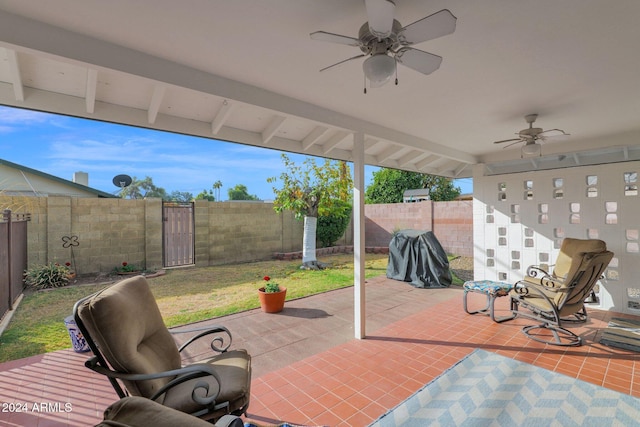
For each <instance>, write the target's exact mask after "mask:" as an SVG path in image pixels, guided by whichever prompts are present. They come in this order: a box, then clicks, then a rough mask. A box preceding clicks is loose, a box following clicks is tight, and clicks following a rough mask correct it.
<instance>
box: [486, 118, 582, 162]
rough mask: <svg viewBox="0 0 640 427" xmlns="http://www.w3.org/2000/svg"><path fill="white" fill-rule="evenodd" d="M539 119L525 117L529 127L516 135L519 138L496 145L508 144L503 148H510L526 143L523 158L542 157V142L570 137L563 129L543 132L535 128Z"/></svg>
mask: <svg viewBox="0 0 640 427" xmlns="http://www.w3.org/2000/svg"><path fill="white" fill-rule="evenodd" d="M537 118H538V115H537V114H527V115H526V116H524V120H525V121H526V122H527V123H528V124H529V127H528V128H526V129H522V130H521V131H520V132H518V133H517V134H516V135H518V138H511V139H503V140H501V141H495V142H494V144H504V143H507V142H508V143H509V144H507V145H505V146H504V147H503V148H508V147H511V146H512V145H514V144H519V143H521V142H524V145H523V146H522V148H521V150H520V151H521V153H522V155H523V156H524V155H527V156H532V155H536V154H538V155H542V146H541V145H540V142H545V141H547V140H549V139H554V138H555V139H557V138H563V137H567V136H569V134H568V133H566V132H565V131H563V130H562V129H548V130H543V129H542V128H534V127H533V123H534V122H535V121H536V119H537Z"/></svg>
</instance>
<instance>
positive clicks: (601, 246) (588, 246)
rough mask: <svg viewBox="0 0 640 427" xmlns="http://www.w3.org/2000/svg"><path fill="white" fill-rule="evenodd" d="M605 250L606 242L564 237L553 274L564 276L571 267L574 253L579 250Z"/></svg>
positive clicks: (579, 251) (577, 252)
mask: <svg viewBox="0 0 640 427" xmlns="http://www.w3.org/2000/svg"><path fill="white" fill-rule="evenodd" d="M605 250H607V244H606V243H605V242H604V241H602V240H598V239H573V238H571V237H566V238H565V239H564V240H563V241H562V246H561V247H560V253H559V254H558V257H557V258H556V264H555V266H554V269H553V274H554V275H555V276H556V277H562V278H564V277H566V276H567V274H568V273H569V270H570V268H571V262H572V259H573V257H574V255H577V254H579V253H581V252H602V251H605Z"/></svg>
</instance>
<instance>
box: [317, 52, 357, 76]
mask: <svg viewBox="0 0 640 427" xmlns="http://www.w3.org/2000/svg"><path fill="white" fill-rule="evenodd" d="M363 56H366V55H365V54H364V53H361V54H360V55H356V56H353V57H351V58H347V59H345V60H343V61H340V62H336V63H335V64H333V65H329V66H328V67H324V68H323V69H321V70H320V72H322V71H325V70H328V69H329V68H333V67H336V66H338V65H340V64H344V63H345V62H348V61H351V60H353V59H358V58H362V57H363Z"/></svg>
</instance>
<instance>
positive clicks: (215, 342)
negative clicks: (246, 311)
mask: <svg viewBox="0 0 640 427" xmlns="http://www.w3.org/2000/svg"><path fill="white" fill-rule="evenodd" d="M73 315H74V318H75V321H76V323H77V325H78V329H79V330H80V331H81V332H82V334H83V335H84V336H85V338H86V339H87V343H88V344H89V347H90V348H91V350H92V351H93V353H94V355H93V356H92V357H91V358H90V359H88V360H87V361H86V362H85V366H87V367H88V368H89V369H92V370H94V371H95V372H98V373H100V374H103V375H106V376H107V377H108V379H109V381H110V382H111V385H112V386H113V388H114V389H115V391H116V393H117V394H118V396H119V397H121V398H123V397H125V396H127V395H133V396H142V397H146V398H148V399H151V400H154V401H156V402H158V403H160V404H162V405H165V406H168V407H171V408H174V409H177V410H179V411H182V412H186V413H188V414H191V415H194V416H197V417H200V418H203V419H206V420H212V421H215V420H217V419H218V418H220V417H222V416H223V415H225V414H234V415H240V414H246V411H247V407H248V405H249V395H250V385H251V356H250V355H249V354H248V353H247V351H246V350H228V349H229V346H230V345H231V339H232V337H231V333H230V332H229V330H228V329H226V328H224V327H221V326H216V327H212V328H211V329H207V330H204V331H202V330H199V333H197V334H196V335H194V336H193V337H191V338H190V339H188V340H187V341H186V342H185V343H184V344H183V345H182V346H181V347H180V348H178V347H177V345H176V343H175V341H174V339H173V337H172V335H171V333H170V332H169V330H168V329H167V328H166V326H165V325H164V322H163V320H162V317H161V315H160V310H159V309H158V305H157V304H156V301H155V299H154V297H153V294H152V293H151V290H150V289H149V285H148V283H147V280H146V279H145V278H144V277H142V276H135V277H132V278H128V279H125V280H123V281H121V282H118V283H116V284H115V285H113V286H111V287H109V288H106V289H104V290H102V291H100V292H97V293H95V294H93V295H90V296H88V297H86V298H83V299H81V300H80V301H78V302H76V304H75V305H74V307H73ZM186 332H189V331H186ZM205 336H209V338H212V340H211V342H210V344H209V346H210V347H211V349H212V350H214V351H215V354H213V355H212V356H211V357H209V358H206V359H204V360H200V361H198V362H197V363H192V364H189V365H186V366H182V365H181V363H182V362H181V359H182V358H181V352H182V351H183V350H184V349H185V348H187V347H188V346H189V345H191V344H193V343H194V342H196V340H199V339H200V338H203V337H205ZM121 384H122V385H124V389H123V387H122V386H121Z"/></svg>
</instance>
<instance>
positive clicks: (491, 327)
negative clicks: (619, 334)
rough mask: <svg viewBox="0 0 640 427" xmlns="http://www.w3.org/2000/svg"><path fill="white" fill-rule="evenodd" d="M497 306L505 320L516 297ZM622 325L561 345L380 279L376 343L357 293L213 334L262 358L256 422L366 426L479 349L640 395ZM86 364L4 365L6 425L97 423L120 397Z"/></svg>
mask: <svg viewBox="0 0 640 427" xmlns="http://www.w3.org/2000/svg"><path fill="white" fill-rule="evenodd" d="M478 297H480V296H478ZM470 298H471V297H470ZM474 301H475V300H474ZM476 302H478V301H476ZM478 303H479V302H478ZM496 308H497V309H498V310H502V311H503V310H505V309H506V308H507V299H506V298H501V299H499V300H498V302H497V303H496ZM503 314H504V313H503ZM614 316H618V317H619V316H621V315H620V314H618V313H611V312H604V311H598V310H593V309H590V310H589V320H588V321H587V323H586V324H583V325H581V326H579V327H575V328H572V330H573V331H574V332H576V333H578V334H580V335H581V336H582V337H583V338H584V339H585V344H584V345H583V346H582V347H569V348H562V347H552V346H546V345H544V344H540V343H537V342H535V341H532V340H529V339H527V338H526V337H525V336H524V335H523V334H522V333H521V332H520V329H521V327H522V326H523V325H524V324H530V323H531V321H528V320H526V319H516V320H513V321H510V322H505V323H502V324H496V323H493V322H491V320H490V319H489V318H488V317H486V316H482V315H476V316H471V315H467V314H466V313H464V311H463V310H462V290H461V288H458V287H452V288H449V289H416V288H413V287H412V286H410V285H408V284H404V283H400V282H397V281H393V280H388V279H386V278H384V277H378V278H375V279H371V280H369V281H368V282H367V331H368V338H367V339H365V340H356V339H353V336H354V332H353V289H352V288H347V289H342V290H337V291H332V292H328V293H325V294H321V295H316V296H313V297H308V298H303V299H299V300H295V301H289V302H287V305H286V306H285V310H284V311H283V312H281V313H279V314H264V313H262V312H260V311H259V310H252V311H247V312H243V313H238V314H235V315H231V316H226V317H223V318H218V319H214V320H212V321H210V322H202V325H204V324H207V323H213V324H217V323H219V324H224V325H225V326H226V327H228V328H229V329H230V330H231V331H232V333H233V335H234V342H233V345H232V347H233V348H246V349H247V350H249V352H250V353H251V354H252V356H253V382H252V397H251V399H252V400H251V404H250V406H249V417H248V418H249V420H251V421H253V422H256V423H259V424H273V423H277V422H282V421H287V422H290V423H294V424H311V425H331V426H334V425H358V426H360V425H367V424H369V423H370V422H372V421H373V420H375V419H376V418H377V417H379V416H380V415H382V414H383V413H385V412H386V411H387V410H389V409H391V408H393V407H394V406H395V405H397V404H398V403H400V402H402V401H403V400H404V399H406V398H407V397H409V396H410V395H411V394H412V393H414V392H415V391H416V390H418V389H420V388H421V387H422V386H423V385H424V384H426V383H428V382H429V381H431V380H432V379H433V378H435V377H436V376H438V375H440V374H441V373H442V372H443V371H445V370H446V369H447V368H449V367H450V366H452V365H454V364H455V363H456V362H458V361H459V360H460V359H461V358H463V357H464V356H466V355H467V354H469V353H470V352H472V351H473V350H474V349H476V348H482V349H485V350H488V351H492V352H495V353H499V354H501V355H503V356H507V357H511V358H514V359H517V360H520V361H523V362H527V363H531V364H534V365H536V366H540V367H542V368H546V369H550V370H553V371H556V372H559V373H562V374H565V375H569V376H571V377H575V378H579V379H581V380H584V381H587V382H590V383H593V384H597V385H601V386H604V387H607V388H610V389H613V390H617V391H620V392H623V393H627V394H631V395H633V396H636V397H640V378H639V377H640V375H638V373H639V370H640V362H636V361H635V360H636V359H637V354H636V353H633V352H628V351H623V350H616V349H612V348H610V347H606V346H602V345H600V344H598V343H597V341H598V340H599V337H600V334H601V328H603V327H606V325H607V323H608V321H609V319H610V318H611V317H614ZM192 326H193V325H192ZM195 355H196V354H192V355H191V356H195ZM86 358H87V354H77V353H73V352H72V351H71V350H64V351H58V352H54V353H48V354H44V355H39V356H34V357H30V358H27V359H22V360H17V361H12V362H7V363H4V364H0V402H2V404H3V407H2V408H0V410H4V409H5V408H6V409H7V410H9V409H12V411H9V412H4V411H3V412H0V425H3V426H22V425H29V426H36V425H37V426H44V425H47V426H67V425H68V426H85V425H92V424H95V423H97V422H98V420H100V419H101V417H102V411H103V410H104V408H105V407H106V406H107V405H109V404H110V403H111V402H113V401H115V400H117V396H116V394H115V392H114V391H113V389H112V388H111V386H110V385H109V383H108V381H106V379H105V378H103V377H100V376H99V375H97V374H94V373H93V372H91V371H89V370H88V369H86V368H85V367H84V366H83V363H84V360H85V359H86ZM11 404H14V406H10V405H11ZM15 405H19V406H15ZM18 407H19V408H21V409H26V411H23V412H16V410H15V409H16V408H18Z"/></svg>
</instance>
